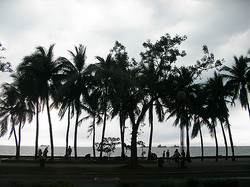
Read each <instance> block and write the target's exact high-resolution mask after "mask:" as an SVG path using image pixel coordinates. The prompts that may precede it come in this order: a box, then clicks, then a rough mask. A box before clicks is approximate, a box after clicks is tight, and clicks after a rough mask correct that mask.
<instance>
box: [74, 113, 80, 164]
mask: <svg viewBox="0 0 250 187" xmlns="http://www.w3.org/2000/svg"><path fill="white" fill-rule="evenodd" d="M78 110H79V109H78ZM78 110H77V111H76V122H75V137H74V151H75V159H77V130H78V118H79V111H78Z"/></svg>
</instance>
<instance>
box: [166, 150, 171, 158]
mask: <svg viewBox="0 0 250 187" xmlns="http://www.w3.org/2000/svg"><path fill="white" fill-rule="evenodd" d="M169 154H170V153H169V150H167V153H166V156H167V159H169Z"/></svg>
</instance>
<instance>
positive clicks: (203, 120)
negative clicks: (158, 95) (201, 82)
mask: <svg viewBox="0 0 250 187" xmlns="http://www.w3.org/2000/svg"><path fill="white" fill-rule="evenodd" d="M196 95H197V97H193V98H191V99H190V102H191V105H190V106H191V113H192V114H193V116H194V117H193V121H194V124H193V129H192V134H191V137H192V138H195V137H196V136H197V135H198V134H199V135H200V140H201V161H203V157H204V148H203V137H202V131H201V128H202V125H203V124H209V121H208V116H207V115H206V114H207V111H206V109H205V101H206V97H205V94H204V93H203V89H202V87H200V88H198V89H197V90H196Z"/></svg>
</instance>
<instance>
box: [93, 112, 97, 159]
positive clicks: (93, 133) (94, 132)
mask: <svg viewBox="0 0 250 187" xmlns="http://www.w3.org/2000/svg"><path fill="white" fill-rule="evenodd" d="M93 155H94V159H95V157H96V155H95V116H94V117H93Z"/></svg>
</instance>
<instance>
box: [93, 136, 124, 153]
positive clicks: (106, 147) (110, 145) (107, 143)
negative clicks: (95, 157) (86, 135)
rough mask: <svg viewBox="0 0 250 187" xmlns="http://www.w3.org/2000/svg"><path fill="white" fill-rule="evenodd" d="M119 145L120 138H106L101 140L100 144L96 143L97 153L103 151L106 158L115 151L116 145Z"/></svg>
mask: <svg viewBox="0 0 250 187" xmlns="http://www.w3.org/2000/svg"><path fill="white" fill-rule="evenodd" d="M118 144H120V138H115V137H108V138H104V139H103V144H102V143H98V142H97V143H96V147H97V151H98V152H100V151H103V152H105V153H106V155H107V157H110V155H111V154H112V153H113V152H114V151H115V149H116V145H118Z"/></svg>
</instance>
